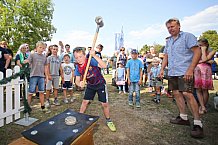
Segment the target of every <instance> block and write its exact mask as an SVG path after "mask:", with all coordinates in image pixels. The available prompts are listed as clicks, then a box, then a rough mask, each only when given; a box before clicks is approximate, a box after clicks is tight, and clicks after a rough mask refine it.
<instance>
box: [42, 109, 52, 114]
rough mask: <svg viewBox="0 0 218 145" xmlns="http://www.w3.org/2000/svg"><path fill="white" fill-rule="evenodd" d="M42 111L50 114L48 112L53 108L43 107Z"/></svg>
mask: <svg viewBox="0 0 218 145" xmlns="http://www.w3.org/2000/svg"><path fill="white" fill-rule="evenodd" d="M42 112H43V113H45V114H48V113H51V110H50V109H48V108H44V109H42Z"/></svg>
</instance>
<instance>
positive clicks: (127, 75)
mask: <svg viewBox="0 0 218 145" xmlns="http://www.w3.org/2000/svg"><path fill="white" fill-rule="evenodd" d="M129 73H130V71H129V68H127V74H126V79H127V82H128V85H130V77H129Z"/></svg>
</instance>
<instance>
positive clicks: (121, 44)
mask: <svg viewBox="0 0 218 145" xmlns="http://www.w3.org/2000/svg"><path fill="white" fill-rule="evenodd" d="M123 46H124V34H123V26H122V29H121V33H120V40H119V50H120V48H121V47H123Z"/></svg>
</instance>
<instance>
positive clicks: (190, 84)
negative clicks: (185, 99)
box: [168, 76, 194, 93]
mask: <svg viewBox="0 0 218 145" xmlns="http://www.w3.org/2000/svg"><path fill="white" fill-rule="evenodd" d="M183 77H184V76H168V87H169V90H179V91H181V92H192V93H193V91H194V81H193V79H192V80H190V81H185V80H184V78H183Z"/></svg>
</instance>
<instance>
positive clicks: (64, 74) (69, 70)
mask: <svg viewBox="0 0 218 145" xmlns="http://www.w3.org/2000/svg"><path fill="white" fill-rule="evenodd" d="M63 59H64V63H62V64H61V69H60V70H61V79H62V83H63V87H62V88H63V93H64V99H63V102H64V103H65V104H68V103H69V101H68V99H67V89H68V90H69V92H70V96H71V98H70V102H71V103H72V102H74V100H75V98H74V97H73V78H74V69H75V67H74V64H73V63H71V62H70V55H69V54H68V53H66V54H65V55H64V58H63Z"/></svg>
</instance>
